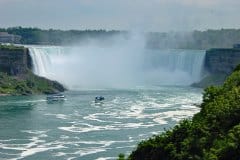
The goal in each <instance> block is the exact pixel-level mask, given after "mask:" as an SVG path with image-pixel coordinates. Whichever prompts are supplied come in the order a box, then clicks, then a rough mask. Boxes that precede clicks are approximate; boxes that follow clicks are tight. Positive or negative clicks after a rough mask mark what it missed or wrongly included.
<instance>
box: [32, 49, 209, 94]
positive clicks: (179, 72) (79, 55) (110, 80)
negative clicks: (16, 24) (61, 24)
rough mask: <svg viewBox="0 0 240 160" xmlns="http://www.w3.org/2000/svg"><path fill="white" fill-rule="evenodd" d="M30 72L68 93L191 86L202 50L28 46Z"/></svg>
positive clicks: (196, 77)
mask: <svg viewBox="0 0 240 160" xmlns="http://www.w3.org/2000/svg"><path fill="white" fill-rule="evenodd" d="M29 49H30V55H31V57H32V62H33V71H34V73H35V74H37V75H39V76H43V77H46V78H49V79H52V80H57V81H59V82H60V83H62V84H64V85H65V86H66V87H67V88H69V89H71V90H81V89H102V88H105V89H106V88H132V87H136V86H154V85H170V86H171V85H173V86H179V85H184V86H186V85H190V84H192V83H194V82H197V81H199V80H200V79H201V78H202V71H203V64H204V58H205V51H203V50H178V49H168V50H167V49H165V50H151V49H143V48H141V47H129V46H127V47H126V46H125V45H123V46H114V45H113V46H110V47H97V46H85V47H57V46H51V47H49V46H45V47H44V46H31V47H29Z"/></svg>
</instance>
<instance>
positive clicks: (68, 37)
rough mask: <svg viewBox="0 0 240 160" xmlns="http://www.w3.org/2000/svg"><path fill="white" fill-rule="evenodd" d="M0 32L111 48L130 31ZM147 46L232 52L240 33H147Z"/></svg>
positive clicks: (29, 40) (26, 41)
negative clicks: (110, 46) (212, 49)
mask: <svg viewBox="0 0 240 160" xmlns="http://www.w3.org/2000/svg"><path fill="white" fill-rule="evenodd" d="M0 32H8V33H9V34H15V35H19V36H21V37H22V39H21V43H23V44H47V45H68V44H74V43H77V44H85V43H88V42H89V41H92V40H96V41H97V42H98V43H104V44H105V43H106V44H109V43H110V42H111V41H112V37H113V36H119V35H124V36H123V37H125V38H127V37H128V36H127V35H128V32H126V31H115V30H112V31H106V30H68V31H63V30H56V29H49V30H42V29H39V28H22V27H12V28H7V29H5V28H0ZM145 37H146V45H147V46H148V47H150V48H184V49H210V48H219V47H221V48H222V47H223V48H230V47H232V45H233V44H235V43H240V29H221V30H207V31H193V32H186V33H182V32H167V33H162V32H149V33H145Z"/></svg>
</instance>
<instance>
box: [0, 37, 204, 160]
mask: <svg viewBox="0 0 240 160" xmlns="http://www.w3.org/2000/svg"><path fill="white" fill-rule="evenodd" d="M118 42H119V43H118V44H115V43H113V44H111V45H109V46H107V47H106V46H98V45H92V44H90V45H85V46H71V47H70V46H68V47H62V46H28V48H29V50H30V55H31V58H32V65H33V68H32V69H33V72H34V73H35V74H37V75H39V76H43V77H46V78H49V79H52V80H57V81H59V82H60V83H62V84H64V85H65V86H66V87H67V88H68V89H69V90H68V91H66V92H64V95H65V96H66V99H67V100H66V101H61V102H56V103H49V102H48V101H46V97H45V96H44V95H35V96H27V97H26V96H17V97H14V96H7V97H0V130H1V132H0V159H1V160H21V159H24V160H35V159H51V160H55V159H56V160H78V159H81V160H114V159H116V158H117V156H118V154H119V153H124V154H126V155H128V154H130V152H131V151H132V150H134V148H135V147H136V145H137V144H138V143H139V142H140V141H141V140H144V139H147V138H149V137H150V136H152V135H155V134H160V133H162V132H163V131H164V130H165V129H170V128H171V127H173V126H174V125H175V124H177V123H178V122H179V121H181V120H183V119H186V118H191V117H192V116H193V115H194V114H195V113H197V112H199V108H198V107H197V106H196V104H200V103H201V101H202V89H198V88H192V87H190V86H189V85H190V84H191V83H193V82H197V81H199V80H200V79H201V78H202V77H203V64H204V57H205V52H204V51H202V50H179V49H155V50H154V49H146V48H145V47H142V46H143V45H142V44H141V43H142V42H141V41H138V43H132V40H131V41H118ZM139 44H140V45H139ZM99 95H101V96H104V97H105V101H104V102H103V103H100V104H99V103H95V102H94V98H95V96H99Z"/></svg>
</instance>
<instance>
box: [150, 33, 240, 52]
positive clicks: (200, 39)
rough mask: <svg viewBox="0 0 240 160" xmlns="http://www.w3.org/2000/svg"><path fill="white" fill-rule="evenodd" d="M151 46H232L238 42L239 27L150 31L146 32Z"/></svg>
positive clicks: (194, 47) (188, 47)
mask: <svg viewBox="0 0 240 160" xmlns="http://www.w3.org/2000/svg"><path fill="white" fill-rule="evenodd" d="M147 39H148V41H147V43H148V46H149V47H151V48H182V49H210V48H232V46H233V44H236V43H240V29H221V30H207V31H193V32H185V33H183V32H168V33H159V32H151V33H148V34H147Z"/></svg>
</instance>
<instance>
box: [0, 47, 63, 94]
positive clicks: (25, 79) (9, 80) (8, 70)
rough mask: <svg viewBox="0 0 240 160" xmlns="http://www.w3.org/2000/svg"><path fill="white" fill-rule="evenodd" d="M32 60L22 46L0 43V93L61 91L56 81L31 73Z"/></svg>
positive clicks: (61, 88) (47, 92)
mask: <svg viewBox="0 0 240 160" xmlns="http://www.w3.org/2000/svg"><path fill="white" fill-rule="evenodd" d="M31 69H32V60H31V57H30V55H29V51H28V49H27V48H24V47H16V46H6V45H0V95H31V94H49V93H57V92H63V91H64V90H65V88H64V86H62V85H61V84H60V83H58V82H56V81H51V80H49V79H46V78H43V77H39V76H36V75H34V74H33V73H32V71H31Z"/></svg>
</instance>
